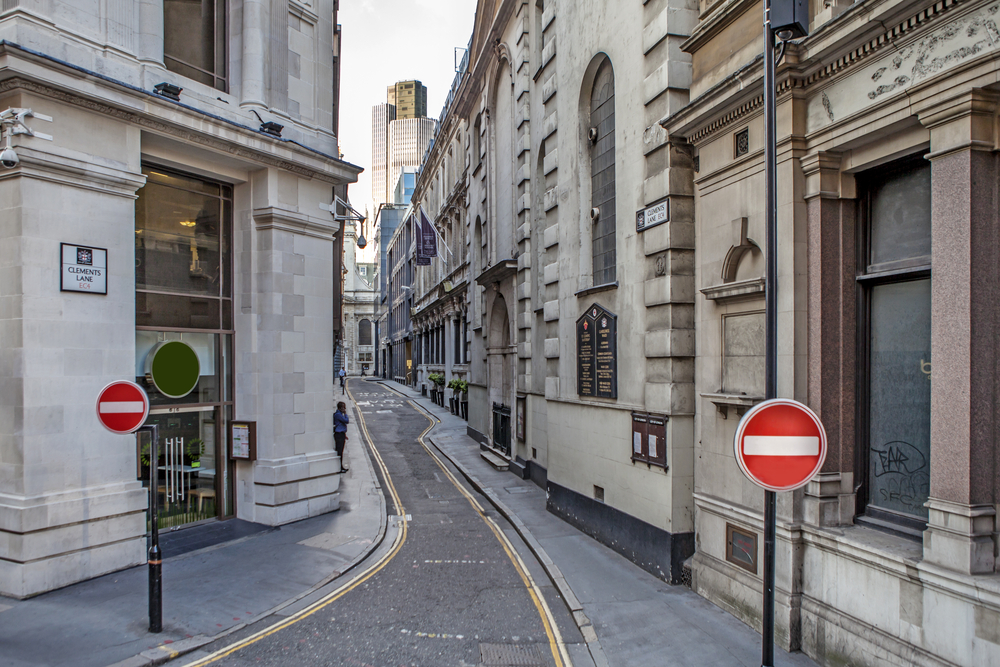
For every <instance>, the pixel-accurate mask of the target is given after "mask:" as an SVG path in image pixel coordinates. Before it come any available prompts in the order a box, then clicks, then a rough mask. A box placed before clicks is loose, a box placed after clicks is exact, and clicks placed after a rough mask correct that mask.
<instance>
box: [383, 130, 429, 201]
mask: <svg viewBox="0 0 1000 667" xmlns="http://www.w3.org/2000/svg"><path fill="white" fill-rule="evenodd" d="M436 125H437V121H436V120H434V119H433V118H397V119H396V120H394V121H392V122H391V123H389V160H388V172H387V174H386V176H387V181H388V183H387V186H388V187H389V188H394V187H395V186H396V182H397V181H398V180H399V173H400V171H402V169H403V167H419V166H420V163H421V162H422V161H423V159H424V153H425V152H426V151H427V146H428V145H430V143H431V139H433V138H434V128H435V126H436ZM387 198H388V194H387Z"/></svg>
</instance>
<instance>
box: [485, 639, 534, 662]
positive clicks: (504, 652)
mask: <svg viewBox="0 0 1000 667" xmlns="http://www.w3.org/2000/svg"><path fill="white" fill-rule="evenodd" d="M479 652H480V654H481V655H482V657H483V662H482V665H483V667H541V666H542V665H544V664H545V661H544V660H543V659H542V656H541V655H540V654H539V652H538V646H537V645H535V644H480V645H479Z"/></svg>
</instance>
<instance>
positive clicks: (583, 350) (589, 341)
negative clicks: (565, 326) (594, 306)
mask: <svg viewBox="0 0 1000 667" xmlns="http://www.w3.org/2000/svg"><path fill="white" fill-rule="evenodd" d="M576 381H577V391H576V393H578V394H579V395H580V396H596V393H595V392H596V386H595V385H594V321H593V320H592V319H591V318H590V317H588V316H586V315H584V317H583V319H581V320H580V321H578V322H577V323H576Z"/></svg>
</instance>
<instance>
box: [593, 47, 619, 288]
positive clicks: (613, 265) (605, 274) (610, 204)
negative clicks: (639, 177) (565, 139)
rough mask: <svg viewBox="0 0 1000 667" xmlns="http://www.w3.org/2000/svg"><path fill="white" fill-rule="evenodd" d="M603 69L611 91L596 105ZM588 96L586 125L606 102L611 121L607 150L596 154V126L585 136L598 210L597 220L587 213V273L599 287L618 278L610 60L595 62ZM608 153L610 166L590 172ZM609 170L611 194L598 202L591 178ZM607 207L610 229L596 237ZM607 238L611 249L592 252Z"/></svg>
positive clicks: (614, 120) (613, 88)
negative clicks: (608, 106)
mask: <svg viewBox="0 0 1000 667" xmlns="http://www.w3.org/2000/svg"><path fill="white" fill-rule="evenodd" d="M605 68H607V70H608V72H610V76H611V94H610V95H609V96H608V97H607V98H605V99H604V100H603V101H600V102H598V103H597V104H595V99H597V97H596V96H597V95H598V94H599V92H598V90H599V89H598V86H599V85H600V82H601V77H602V76H603V75H604V71H605ZM589 97H590V103H589V107H590V109H589V111H590V115H589V116H588V124H589V126H590V128H598V126H599V124H600V123H598V124H595V122H594V117H593V115H594V112H595V111H597V110H598V109H600V108H602V107H604V106H605V105H609V104H610V109H611V111H610V114H608V117H609V118H610V119H611V123H610V125H611V131H610V132H608V133H606V134H605V135H604V137H610V143H611V147H610V151H605V152H604V153H598V144H599V143H600V142H601V140H602V137H601V135H600V130H599V129H597V136H596V139H590V138H589V137H588V143H589V144H590V146H589V148H590V150H589V157H590V169H589V171H590V174H589V178H590V208H591V212H593V210H594V209H597V210H599V211H600V214H599V215H598V217H597V219H594V218H593V217H592V216H591V233H590V246H591V248H590V261H591V265H590V272H591V281H592V285H593V286H594V287H600V286H603V285H613V284H615V283H616V281H617V280H618V211H617V207H618V178H617V177H618V174H617V171H618V170H617V166H618V165H617V161H618V157H617V156H618V151H617V148H618V146H617V143H618V142H617V130H618V126H617V118H616V115H617V114H616V111H617V109H616V105H615V103H616V101H617V100H616V97H617V86H616V77H615V68H614V65H613V64H612V63H611V59H610V58H608V57H604V58H603V59H602V61H601V62H600V64H598V65H597V68H596V69H595V70H594V80H593V82H592V84H591V89H590V96H589ZM589 132H590V130H588V134H589ZM608 152H610V153H611V164H610V166H609V167H605V168H604V169H602V170H601V171H599V172H595V171H594V162H595V161H596V160H595V158H598V157H600V156H602V155H606V154H607V153H608ZM609 169H610V171H611V174H612V178H611V190H612V194H611V197H610V198H609V199H605V200H602V201H598V200H597V199H596V197H597V194H596V188H595V187H594V179H595V177H596V176H597V175H598V174H603V173H605V172H607V171H608V170H609ZM607 209H610V212H611V215H612V216H614V217H613V220H612V223H611V229H610V231H609V230H605V233H603V234H601V235H600V236H598V234H597V230H598V228H599V227H600V228H602V229H603V228H604V226H605V225H606V224H607V222H606V220H605V217H606V214H605V212H606V210H607ZM607 239H611V241H612V246H613V248H612V250H611V251H604V252H600V253H598V252H596V247H597V244H598V243H599V242H601V241H605V242H606V240H607ZM609 254H610V255H611V256H612V259H611V261H610V262H608V261H607V257H606V256H607V255H609ZM598 257H601V258H602V264H601V267H600V269H598V262H597V260H598ZM599 271H600V274H599Z"/></svg>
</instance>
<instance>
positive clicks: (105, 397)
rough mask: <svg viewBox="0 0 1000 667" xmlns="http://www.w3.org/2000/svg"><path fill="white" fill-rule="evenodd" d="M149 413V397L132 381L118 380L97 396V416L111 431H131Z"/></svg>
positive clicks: (140, 423) (144, 419)
mask: <svg viewBox="0 0 1000 667" xmlns="http://www.w3.org/2000/svg"><path fill="white" fill-rule="evenodd" d="M147 415H149V397H148V396H146V392H145V390H144V389H143V388H142V387H140V386H139V385H137V384H136V383H134V382H129V381H127V380H119V381H117V382H112V383H111V384H109V385H108V386H107V387H105V388H104V389H102V390H101V393H100V394H98V396H97V418H98V419H99V420H100V421H101V425H102V426H104V428H106V429H108V430H109V431H111V432H112V433H132V432H133V431H135V430H136V429H138V428H139V427H140V426H142V423H143V422H144V421H146V416H147Z"/></svg>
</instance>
